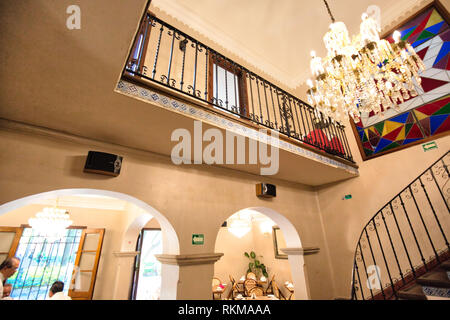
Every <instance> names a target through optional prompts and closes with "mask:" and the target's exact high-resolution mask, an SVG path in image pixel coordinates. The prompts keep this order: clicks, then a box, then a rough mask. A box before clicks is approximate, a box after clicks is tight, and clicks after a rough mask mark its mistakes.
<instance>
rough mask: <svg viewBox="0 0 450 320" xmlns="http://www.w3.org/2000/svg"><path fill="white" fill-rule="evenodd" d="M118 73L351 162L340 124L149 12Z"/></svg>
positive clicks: (350, 155)
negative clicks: (188, 98)
mask: <svg viewBox="0 0 450 320" xmlns="http://www.w3.org/2000/svg"><path fill="white" fill-rule="evenodd" d="M123 76H126V77H131V78H134V79H136V78H138V79H140V80H142V81H144V82H148V83H156V84H158V85H162V86H164V87H166V88H170V89H171V90H174V91H176V92H178V93H182V94H184V95H188V96H190V97H192V98H195V99H197V100H199V101H202V102H206V103H208V104H209V106H210V107H212V108H215V109H217V110H222V111H225V113H224V114H225V115H226V116H229V117H236V118H240V119H246V120H250V121H251V122H252V123H253V124H256V125H260V126H264V127H266V128H270V129H273V130H277V131H278V132H279V133H281V134H283V135H285V136H287V137H290V138H292V139H296V140H298V141H300V142H302V143H305V144H308V145H310V146H312V147H314V148H315V149H319V150H322V151H325V152H326V153H328V154H332V155H335V156H338V157H340V158H343V159H346V160H349V161H351V162H353V157H352V154H351V151H350V147H349V144H348V141H347V138H346V135H345V131H344V126H343V125H341V124H340V123H337V122H334V121H333V120H331V119H330V118H326V117H324V116H323V115H322V114H321V113H318V112H317V111H316V110H315V109H314V108H312V107H311V106H309V105H308V104H306V103H305V102H303V101H302V100H300V99H298V98H296V97H294V96H293V95H291V94H289V93H288V92H286V91H285V90H283V89H281V88H279V87H278V86H276V85H274V84H272V83H270V82H269V81H267V80H265V79H264V78H262V77H260V76H258V75H257V74H255V73H253V72H251V71H250V70H248V69H247V68H245V67H243V66H241V65H239V64H238V63H236V62H234V61H232V60H231V59H228V58H227V57H225V56H223V55H221V54H220V53H218V52H217V51H215V50H213V49H211V48H210V47H208V46H206V45H204V44H203V43H201V42H200V41H198V40H196V39H194V38H193V37H191V36H189V35H187V34H185V33H183V32H182V31H180V30H178V29H176V28H175V27H173V26H171V25H169V24H168V23H166V22H164V21H162V20H160V19H158V18H156V17H154V16H152V15H150V14H146V15H145V16H144V17H143V19H142V23H141V27H140V30H139V31H138V33H137V35H136V38H135V43H134V46H133V48H132V51H131V52H130V56H129V59H128V63H127V64H126V66H125V68H124V71H123Z"/></svg>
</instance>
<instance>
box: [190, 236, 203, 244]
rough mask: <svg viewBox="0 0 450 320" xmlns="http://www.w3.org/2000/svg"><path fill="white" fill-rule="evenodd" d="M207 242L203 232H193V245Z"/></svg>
mask: <svg viewBox="0 0 450 320" xmlns="http://www.w3.org/2000/svg"><path fill="white" fill-rule="evenodd" d="M204 243H205V235H203V234H193V235H192V244H193V245H202V244H204Z"/></svg>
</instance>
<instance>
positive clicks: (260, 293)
mask: <svg viewBox="0 0 450 320" xmlns="http://www.w3.org/2000/svg"><path fill="white" fill-rule="evenodd" d="M248 294H249V296H252V295H253V294H255V296H257V297H260V296H263V295H264V290H263V288H261V287H253V288H251V289H250V290H249V291H248Z"/></svg>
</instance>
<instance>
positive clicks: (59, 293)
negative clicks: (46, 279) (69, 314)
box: [48, 281, 72, 300]
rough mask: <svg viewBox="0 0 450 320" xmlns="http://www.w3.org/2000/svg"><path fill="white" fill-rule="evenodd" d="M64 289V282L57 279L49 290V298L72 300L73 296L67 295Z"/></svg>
mask: <svg viewBox="0 0 450 320" xmlns="http://www.w3.org/2000/svg"><path fill="white" fill-rule="evenodd" d="M63 290H64V282H62V281H55V282H54V283H53V284H52V287H51V288H50V291H49V292H48V296H49V297H50V299H49V300H72V298H71V297H69V296H66V295H65V294H64V292H63Z"/></svg>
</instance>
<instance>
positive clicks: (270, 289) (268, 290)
mask: <svg viewBox="0 0 450 320" xmlns="http://www.w3.org/2000/svg"><path fill="white" fill-rule="evenodd" d="M274 281H275V275H273V276H272V279H271V280H270V281H269V284H268V285H267V288H266V292H265V293H266V294H271V293H273V288H272V282H274Z"/></svg>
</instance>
